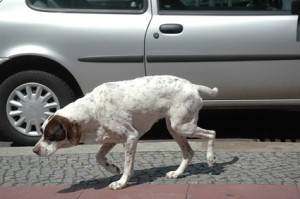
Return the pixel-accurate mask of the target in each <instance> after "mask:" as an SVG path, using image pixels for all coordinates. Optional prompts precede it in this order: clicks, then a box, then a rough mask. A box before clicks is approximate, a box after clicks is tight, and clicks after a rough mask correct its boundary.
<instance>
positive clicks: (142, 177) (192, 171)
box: [58, 156, 239, 193]
mask: <svg viewBox="0 0 300 199" xmlns="http://www.w3.org/2000/svg"><path fill="white" fill-rule="evenodd" d="M238 161H239V158H238V157H236V156H235V157H233V159H232V160H231V161H229V162H223V163H216V165H215V166H214V167H208V166H207V164H206V163H197V164H190V165H189V166H188V168H187V169H186V171H185V173H184V174H183V175H182V176H180V178H184V177H187V176H191V175H201V174H202V175H203V174H211V175H220V174H221V173H223V172H225V167H226V166H227V165H233V164H235V163H236V162H238ZM177 168H178V165H177V166H167V167H156V168H150V169H144V170H136V171H135V174H134V177H132V178H131V179H130V180H129V182H128V186H127V187H130V186H134V185H138V184H145V183H150V182H152V181H155V180H157V179H158V178H161V177H164V176H165V174H166V173H167V172H169V171H172V170H176V169H177ZM120 177H121V175H116V176H112V177H109V178H101V179H93V180H88V181H82V182H80V183H78V184H73V185H71V186H70V187H69V188H67V189H63V190H60V191H58V193H72V192H76V191H79V190H83V189H91V188H93V189H95V190H99V189H103V188H106V187H107V186H108V185H109V184H110V183H112V182H114V181H117V180H119V179H120ZM171 180H172V179H170V181H171Z"/></svg>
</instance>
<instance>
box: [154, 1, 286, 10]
mask: <svg viewBox="0 0 300 199" xmlns="http://www.w3.org/2000/svg"><path fill="white" fill-rule="evenodd" d="M158 1H159V8H160V10H161V11H163V10H187V11H189V10H191V11H193V10H237V11H243V10H252V11H259V10H263V11H272V10H274V11H278V10H280V11H290V10H291V0H158Z"/></svg>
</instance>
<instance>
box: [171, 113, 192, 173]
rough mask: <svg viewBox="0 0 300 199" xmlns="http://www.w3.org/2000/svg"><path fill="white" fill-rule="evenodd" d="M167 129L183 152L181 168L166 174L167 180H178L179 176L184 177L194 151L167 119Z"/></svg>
mask: <svg viewBox="0 0 300 199" xmlns="http://www.w3.org/2000/svg"><path fill="white" fill-rule="evenodd" d="M166 123H167V128H168V130H169V132H170V134H171V135H172V136H173V138H174V140H175V141H176V142H177V144H178V145H179V147H180V149H181V152H182V161H181V164H180V166H179V167H178V169H177V170H176V171H170V172H168V173H167V174H166V177H167V178H177V177H178V176H180V175H182V174H183V172H184V170H185V169H186V168H187V166H188V164H189V163H190V161H191V160H192V158H193V155H194V151H193V149H192V148H191V146H190V145H189V143H188V141H187V139H186V137H183V136H181V135H178V134H177V133H176V132H175V131H174V130H173V129H172V127H171V122H170V120H168V119H166Z"/></svg>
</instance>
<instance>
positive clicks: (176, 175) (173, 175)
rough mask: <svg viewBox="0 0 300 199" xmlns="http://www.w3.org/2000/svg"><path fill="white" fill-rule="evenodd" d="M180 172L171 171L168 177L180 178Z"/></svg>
mask: <svg viewBox="0 0 300 199" xmlns="http://www.w3.org/2000/svg"><path fill="white" fill-rule="evenodd" d="M178 176H179V174H178V173H176V171H170V172H168V173H167V174H166V177H167V178H169V179H175V178H178Z"/></svg>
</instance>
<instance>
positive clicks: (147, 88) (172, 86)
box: [33, 76, 218, 189]
mask: <svg viewBox="0 0 300 199" xmlns="http://www.w3.org/2000/svg"><path fill="white" fill-rule="evenodd" d="M217 93H218V89H217V88H213V89H211V88H208V87H206V86H201V85H195V84H192V83H191V82H189V81H187V80H184V79H181V78H178V77H174V76H148V77H142V78H137V79H134V80H129V81H120V82H110V83H104V84H102V85H100V86H98V87H97V88H95V89H94V90H93V91H92V92H91V93H89V94H87V95H86V96H84V97H83V98H80V99H78V100H77V101H75V102H73V103H71V104H69V105H67V106H66V107H64V108H63V109H60V110H58V111H57V112H56V113H54V114H53V115H52V116H50V117H49V118H48V119H47V120H46V121H45V122H44V124H43V126H42V131H43V135H42V138H41V139H40V140H39V142H38V143H37V144H36V145H35V147H34V149H33V151H34V152H35V153H36V154H38V155H40V156H49V155H51V154H53V153H54V152H55V151H57V150H58V149H59V148H66V147H71V146H76V145H77V144H78V143H79V142H80V141H81V140H82V139H83V138H84V137H85V136H84V135H86V134H87V133H94V135H95V139H96V141H97V142H99V143H100V144H103V145H102V147H101V149H100V150H99V152H98V154H97V161H98V163H99V164H100V165H102V166H103V167H104V168H105V169H106V170H108V171H109V172H111V173H113V174H120V169H119V168H118V167H116V166H115V165H113V164H109V163H108V162H107V159H106V158H105V156H106V154H107V153H108V152H109V151H110V150H111V149H112V148H113V147H114V146H115V145H116V144H117V143H124V146H125V164H124V173H123V175H122V177H121V179H120V180H118V181H116V182H113V183H111V184H110V185H109V188H110V189H121V188H123V187H125V186H126V184H127V182H128V179H129V178H130V177H131V176H132V175H133V165H134V158H135V152H136V147H137V142H138V140H139V138H140V137H141V136H142V135H143V134H144V133H146V132H147V131H149V130H150V128H151V127H152V125H153V124H154V123H155V122H156V121H158V120H159V119H161V118H165V119H166V123H167V127H168V130H169V132H170V133H171V135H172V136H173V138H174V139H175V141H176V142H177V143H178V145H179V146H180V148H181V151H182V155H183V160H182V162H181V164H180V166H179V168H178V169H177V170H176V171H170V172H168V173H167V174H166V177H168V178H177V177H178V176H180V175H181V174H182V173H183V172H184V170H185V168H186V167H187V166H188V163H189V162H190V161H191V159H192V157H193V154H194V153H193V150H192V149H191V147H190V145H189V143H188V142H187V139H186V137H195V138H201V137H204V138H207V139H208V149H207V156H206V157H207V163H208V165H209V166H213V164H214V163H215V158H214V153H213V145H214V140H215V136H216V133H215V131H212V130H205V129H202V128H199V127H198V126H197V121H198V113H199V110H200V109H201V107H202V105H203V102H202V98H201V97H200V94H205V95H208V96H216V95H217Z"/></svg>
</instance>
